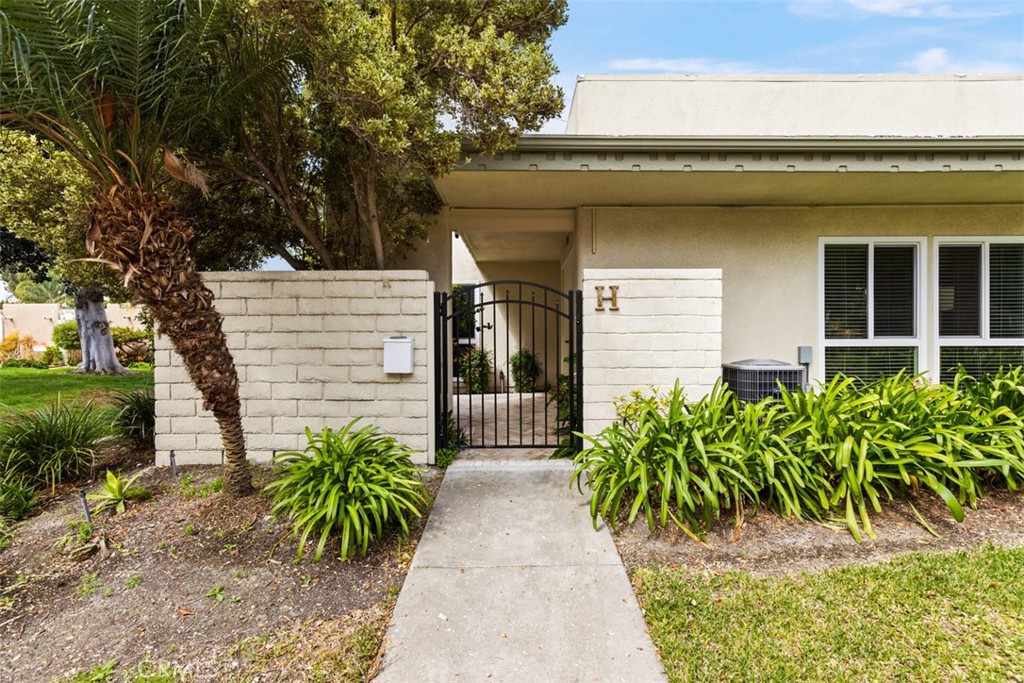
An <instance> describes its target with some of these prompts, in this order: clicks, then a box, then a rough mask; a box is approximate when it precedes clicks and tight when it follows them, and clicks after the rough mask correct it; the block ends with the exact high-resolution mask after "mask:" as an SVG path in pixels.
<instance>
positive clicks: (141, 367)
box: [127, 361, 153, 372]
mask: <svg viewBox="0 0 1024 683" xmlns="http://www.w3.org/2000/svg"><path fill="white" fill-rule="evenodd" d="M127 367H128V369H129V370H132V371H134V372H153V364H152V363H146V362H145V361H136V362H134V363H129V364H128V366H127Z"/></svg>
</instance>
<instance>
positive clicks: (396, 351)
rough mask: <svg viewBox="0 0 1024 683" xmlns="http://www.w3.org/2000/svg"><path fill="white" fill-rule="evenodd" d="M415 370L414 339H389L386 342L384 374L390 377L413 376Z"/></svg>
mask: <svg viewBox="0 0 1024 683" xmlns="http://www.w3.org/2000/svg"><path fill="white" fill-rule="evenodd" d="M412 370H413V339H412V337H388V338H387V339H385V340H384V372H385V374H388V375H411V374H412Z"/></svg>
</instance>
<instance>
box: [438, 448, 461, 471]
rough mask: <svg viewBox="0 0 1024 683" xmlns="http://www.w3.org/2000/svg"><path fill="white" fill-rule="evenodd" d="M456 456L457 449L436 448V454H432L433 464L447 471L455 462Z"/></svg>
mask: <svg viewBox="0 0 1024 683" xmlns="http://www.w3.org/2000/svg"><path fill="white" fill-rule="evenodd" d="M458 454H459V449H458V448H451V447H448V448H438V449H437V452H436V453H434V464H435V465H437V466H438V467H440V468H441V469H448V466H449V465H451V464H452V463H453V462H454V461H455V456H457V455H458Z"/></svg>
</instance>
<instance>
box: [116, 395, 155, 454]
mask: <svg viewBox="0 0 1024 683" xmlns="http://www.w3.org/2000/svg"><path fill="white" fill-rule="evenodd" d="M113 400H114V405H115V406H116V407H117V409H118V410H117V415H116V416H115V417H114V423H113V427H114V433H115V434H117V435H119V436H121V437H123V438H125V439H127V440H128V441H130V442H131V443H133V444H135V445H136V446H139V447H140V448H153V435H154V429H155V427H156V399H155V398H154V395H153V392H152V391H151V390H149V389H141V390H139V391H122V392H118V393H117V394H115V395H114V397H113Z"/></svg>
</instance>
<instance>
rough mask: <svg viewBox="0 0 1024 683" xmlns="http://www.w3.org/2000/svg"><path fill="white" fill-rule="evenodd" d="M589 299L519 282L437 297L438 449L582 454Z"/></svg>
mask: <svg viewBox="0 0 1024 683" xmlns="http://www.w3.org/2000/svg"><path fill="white" fill-rule="evenodd" d="M582 304H583V295H582V292H580V291H578V290H576V291H570V292H560V291H558V290H556V289H552V288H551V287H547V286H545V285H541V284H537V283H534V282H524V281H518V280H499V281H494V282H484V283H482V284H478V285H471V286H454V287H453V288H452V292H451V294H446V293H444V292H438V293H436V294H435V295H434V310H435V331H436V337H437V338H436V343H435V345H434V348H435V358H434V367H435V368H436V369H437V370H436V372H437V381H436V384H435V385H436V392H437V393H436V401H437V416H438V422H437V430H436V432H437V444H436V445H437V447H438V448H446V447H476V448H482V447H486V448H526V447H552V448H555V447H563V448H569V449H572V450H573V451H576V450H578V449H579V448H580V446H581V443H580V439H579V437H577V436H575V435H574V434H575V433H576V432H581V431H582V429H583V315H582Z"/></svg>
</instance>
